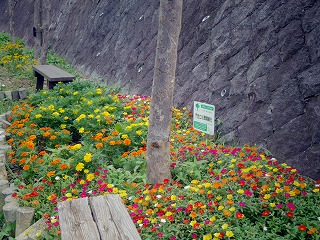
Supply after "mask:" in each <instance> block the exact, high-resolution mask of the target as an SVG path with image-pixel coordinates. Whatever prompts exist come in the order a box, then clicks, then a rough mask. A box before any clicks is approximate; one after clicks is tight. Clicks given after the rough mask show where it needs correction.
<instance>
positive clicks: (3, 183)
mask: <svg viewBox="0 0 320 240" xmlns="http://www.w3.org/2000/svg"><path fill="white" fill-rule="evenodd" d="M8 187H9V181H8V180H0V191H1V192H2V190H4V189H6V188H8ZM4 199H5V198H4V197H3V196H2V194H0V209H1V208H2V206H3V205H4Z"/></svg>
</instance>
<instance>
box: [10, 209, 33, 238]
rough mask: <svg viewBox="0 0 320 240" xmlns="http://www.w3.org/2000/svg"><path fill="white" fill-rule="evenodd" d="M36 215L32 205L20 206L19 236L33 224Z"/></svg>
mask: <svg viewBox="0 0 320 240" xmlns="http://www.w3.org/2000/svg"><path fill="white" fill-rule="evenodd" d="M33 215H34V208H31V207H19V208H18V209H17V212H16V233H15V236H18V235H19V234H20V233H22V232H23V231H24V230H26V229H27V228H28V227H30V226H31V222H32V219H33Z"/></svg>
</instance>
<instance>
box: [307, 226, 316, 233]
mask: <svg viewBox="0 0 320 240" xmlns="http://www.w3.org/2000/svg"><path fill="white" fill-rule="evenodd" d="M316 232H317V229H316V228H315V227H312V228H310V229H309V231H308V232H307V233H308V234H314V233H316Z"/></svg>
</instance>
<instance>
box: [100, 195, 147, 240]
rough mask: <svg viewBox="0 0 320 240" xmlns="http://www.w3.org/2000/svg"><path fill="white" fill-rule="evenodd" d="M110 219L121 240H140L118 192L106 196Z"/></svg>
mask: <svg viewBox="0 0 320 240" xmlns="http://www.w3.org/2000/svg"><path fill="white" fill-rule="evenodd" d="M106 200H107V204H108V206H109V211H110V213H111V217H112V221H113V222H114V224H115V225H116V228H117V230H118V233H119V236H120V238H119V239H121V240H124V239H130V240H141V237H140V235H139V233H138V231H137V229H136V227H135V225H134V223H133V222H132V219H131V217H130V215H129V213H128V211H127V209H126V207H125V206H124V204H123V202H122V200H121V198H120V196H119V195H118V194H108V195H107V196H106Z"/></svg>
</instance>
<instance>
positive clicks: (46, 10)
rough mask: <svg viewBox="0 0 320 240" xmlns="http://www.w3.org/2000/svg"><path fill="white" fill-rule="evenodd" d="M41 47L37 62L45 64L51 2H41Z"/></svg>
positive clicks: (48, 0) (45, 0)
mask: <svg viewBox="0 0 320 240" xmlns="http://www.w3.org/2000/svg"><path fill="white" fill-rule="evenodd" d="M42 1H43V4H42V46H41V54H40V59H39V62H40V64H46V61H47V55H48V48H49V26H50V12H51V0H42Z"/></svg>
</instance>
